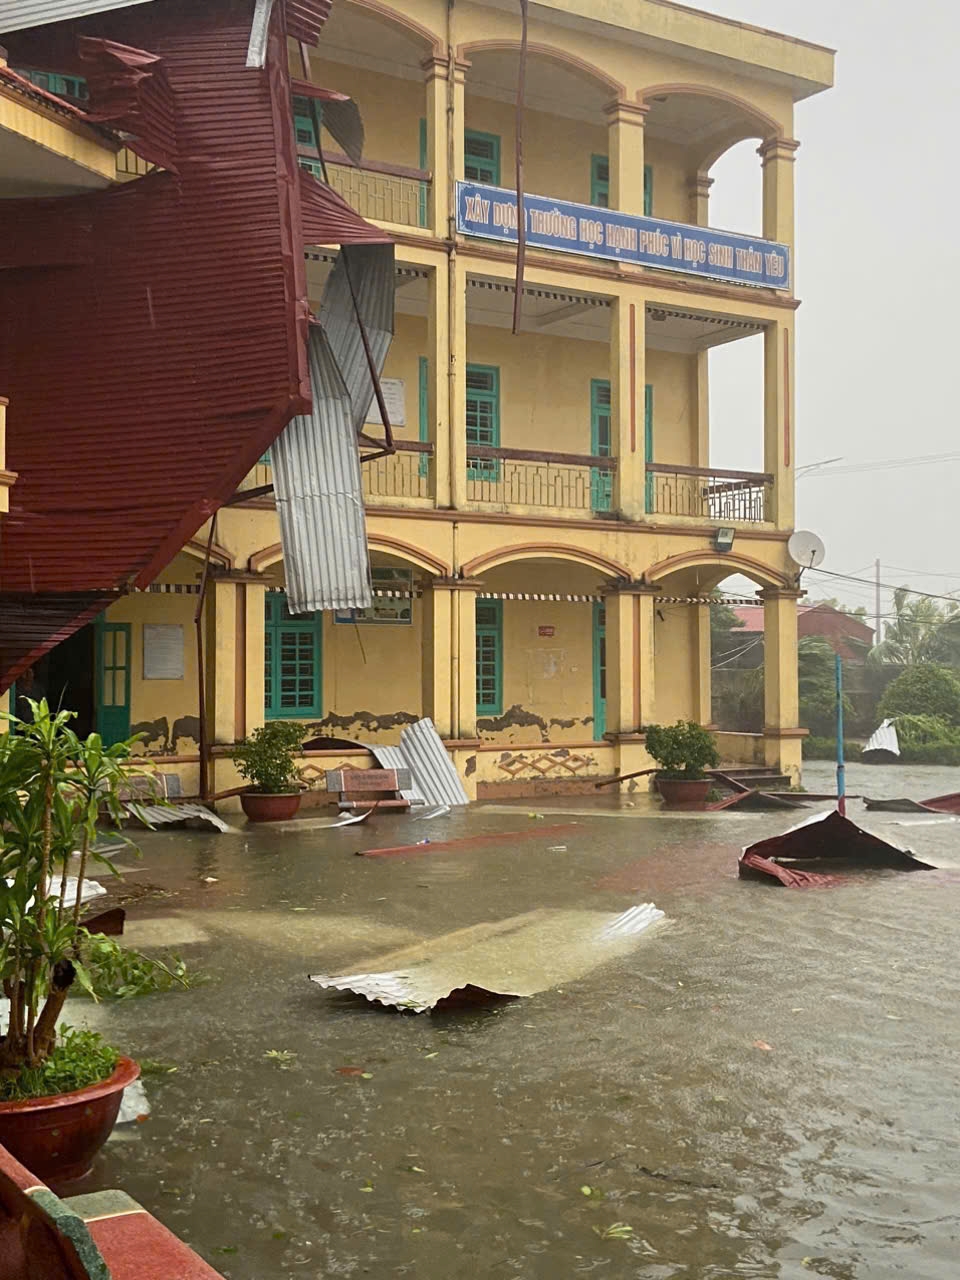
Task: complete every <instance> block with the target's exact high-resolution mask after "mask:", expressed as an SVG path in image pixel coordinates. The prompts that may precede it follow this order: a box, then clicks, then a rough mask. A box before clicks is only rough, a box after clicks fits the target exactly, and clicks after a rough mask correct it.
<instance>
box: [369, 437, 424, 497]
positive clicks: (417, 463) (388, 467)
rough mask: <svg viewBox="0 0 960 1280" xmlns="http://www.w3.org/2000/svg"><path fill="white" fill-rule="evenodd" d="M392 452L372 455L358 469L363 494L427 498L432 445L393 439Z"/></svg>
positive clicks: (417, 441)
mask: <svg viewBox="0 0 960 1280" xmlns="http://www.w3.org/2000/svg"><path fill="white" fill-rule="evenodd" d="M395 448H396V450H397V451H396V453H392V454H388V455H387V457H385V458H374V459H373V461H372V462H365V463H364V464H363V466H362V467H361V468H360V474H361V476H362V477H363V496H364V497H365V498H366V499H367V500H368V501H371V500H372V501H374V502H376V500H377V499H378V498H429V497H430V494H431V490H432V472H433V445H432V444H430V443H429V441H419V440H397V441H395Z"/></svg>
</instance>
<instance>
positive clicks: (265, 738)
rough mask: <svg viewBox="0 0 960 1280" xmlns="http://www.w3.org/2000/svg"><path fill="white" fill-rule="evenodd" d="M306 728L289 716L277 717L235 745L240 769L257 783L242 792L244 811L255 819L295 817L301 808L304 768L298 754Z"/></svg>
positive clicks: (267, 819)
mask: <svg viewBox="0 0 960 1280" xmlns="http://www.w3.org/2000/svg"><path fill="white" fill-rule="evenodd" d="M302 743H303V729H302V728H301V726H300V725H299V724H295V723H293V722H292V721H289V720H273V721H271V722H270V723H269V724H264V725H261V726H260V728H259V729H254V731H253V733H252V734H251V735H250V737H249V738H246V739H245V740H244V741H243V742H241V743H240V744H239V746H237V747H236V748H235V749H234V752H233V758H234V760H235V761H236V762H237V771H238V772H239V774H240V776H241V777H242V778H246V779H247V780H248V781H249V782H251V783H252V784H253V785H252V786H251V787H248V788H247V790H246V791H244V792H242V793H241V796H240V803H241V805H243V812H244V813H245V814H246V815H247V817H248V818H249V819H250V821H251V822H276V821H278V820H280V819H283V818H292V817H293V816H294V815H295V814H296V812H297V810H298V809H299V808H300V792H301V785H300V770H299V769H298V768H297V764H296V757H297V755H298V753H299V751H300V748H301V745H302Z"/></svg>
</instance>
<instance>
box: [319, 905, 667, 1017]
mask: <svg viewBox="0 0 960 1280" xmlns="http://www.w3.org/2000/svg"><path fill="white" fill-rule="evenodd" d="M663 919H664V913H663V912H662V911H659V910H658V909H657V908H656V907H655V906H654V905H653V903H652V902H645V903H642V904H640V905H638V906H635V907H630V908H629V910H627V911H624V912H621V913H620V914H618V915H604V914H603V913H601V912H597V911H548V910H540V911H530V912H527V913H526V914H525V915H521V916H514V917H513V918H512V919H510V920H500V921H495V922H487V923H484V924H478V925H472V926H471V927H470V928H467V929H458V930H456V931H455V932H454V933H448V934H444V935H443V937H440V938H434V939H431V940H430V941H428V942H423V943H417V944H415V945H414V946H412V947H404V948H403V949H402V950H400V951H393V952H390V953H388V954H387V955H384V956H381V957H380V958H379V959H377V960H374V961H372V962H371V964H370V966H369V968H368V969H367V970H366V971H364V972H357V973H349V974H332V975H331V974H311V975H310V981H311V982H316V983H317V985H318V986H321V987H326V988H333V989H334V990H337V991H351V992H353V993H355V994H356V995H360V996H363V997H364V998H365V999H367V1000H371V1001H374V1002H375V1003H377V1004H382V1005H387V1006H389V1007H393V1008H397V1009H408V1010H411V1011H412V1012H414V1013H424V1012H426V1011H427V1010H428V1009H432V1008H434V1007H435V1006H436V1005H437V1004H439V1003H440V1001H442V1000H448V999H449V998H450V997H451V996H461V995H462V996H467V995H479V996H488V997H489V996H532V995H536V994H537V993H538V992H540V991H547V990H549V988H551V987H556V986H560V985H561V984H566V983H568V982H571V981H574V980H576V979H577V978H580V977H582V976H583V975H584V974H586V973H589V972H590V971H591V970H592V969H595V968H596V967H597V966H598V965H600V964H603V963H604V962H605V961H607V960H611V959H614V958H615V957H617V956H622V955H627V954H628V953H629V952H630V951H632V950H633V949H634V947H636V946H637V944H638V942H639V941H640V938H641V936H642V935H643V934H644V933H646V931H647V930H648V929H649V928H650V927H651V925H654V924H656V923H657V922H658V921H660V920H663Z"/></svg>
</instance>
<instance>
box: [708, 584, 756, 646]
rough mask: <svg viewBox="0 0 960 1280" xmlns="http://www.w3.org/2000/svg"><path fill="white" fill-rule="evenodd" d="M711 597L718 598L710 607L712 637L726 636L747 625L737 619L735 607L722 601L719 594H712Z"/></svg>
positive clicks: (740, 619)
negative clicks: (727, 633) (729, 632)
mask: <svg viewBox="0 0 960 1280" xmlns="http://www.w3.org/2000/svg"><path fill="white" fill-rule="evenodd" d="M711 595H713V596H715V597H716V599H715V602H712V603H711V605H710V634H711V635H713V636H716V635H717V634H718V633H719V634H720V635H725V634H726V632H728V631H736V630H739V629H741V628H742V627H745V626H746V625H747V624H746V623H745V622H744V621H743V619H742V618H738V617H737V612H736V610H735V609H734V607H733V606H732V605H729V604H727V603H726V602H725V601H724V600H722V599H721V598H720V596H719V594H718V593H717V592H711Z"/></svg>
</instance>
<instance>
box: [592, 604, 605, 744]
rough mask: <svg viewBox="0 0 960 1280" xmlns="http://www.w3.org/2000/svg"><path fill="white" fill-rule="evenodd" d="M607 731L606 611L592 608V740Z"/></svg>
mask: <svg viewBox="0 0 960 1280" xmlns="http://www.w3.org/2000/svg"><path fill="white" fill-rule="evenodd" d="M606 731H607V610H606V606H605V605H602V604H595V605H594V606H593V740H594V742H599V741H600V739H601V738H602V737H603V735H604V734H605V733H606Z"/></svg>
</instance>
